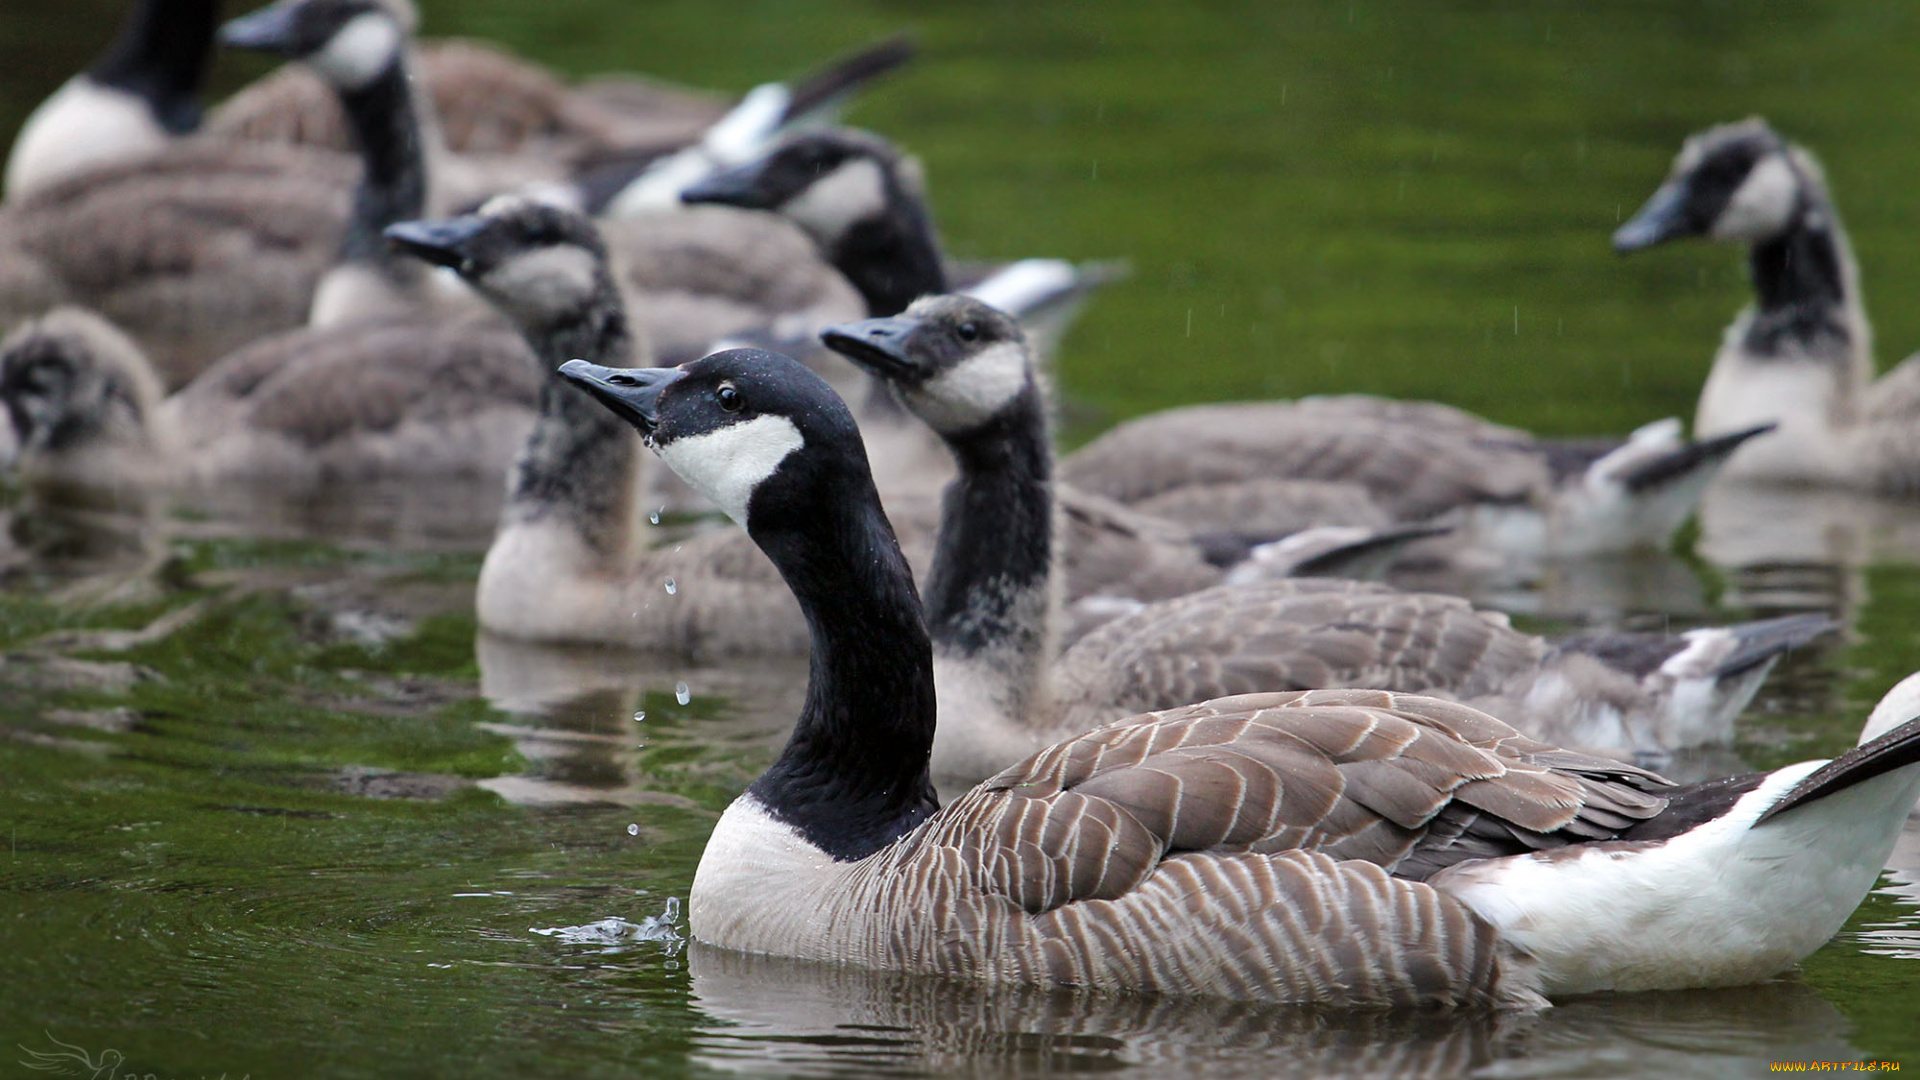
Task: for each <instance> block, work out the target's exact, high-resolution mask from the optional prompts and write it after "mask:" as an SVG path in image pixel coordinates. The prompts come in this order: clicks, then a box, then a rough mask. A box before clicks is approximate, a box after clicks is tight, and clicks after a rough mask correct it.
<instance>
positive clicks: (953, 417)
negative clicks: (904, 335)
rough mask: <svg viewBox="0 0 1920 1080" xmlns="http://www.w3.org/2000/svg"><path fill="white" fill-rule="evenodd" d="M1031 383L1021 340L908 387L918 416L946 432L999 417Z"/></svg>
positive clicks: (910, 402)
mask: <svg viewBox="0 0 1920 1080" xmlns="http://www.w3.org/2000/svg"><path fill="white" fill-rule="evenodd" d="M1026 386H1027V352H1026V350H1025V349H1023V348H1021V347H1020V345H1019V344H1018V343H1017V342H1012V341H1003V342H1000V343H999V344H997V345H991V346H988V347H987V348H985V349H982V350H980V351H979V352H978V353H975V354H974V355H972V356H970V357H968V358H967V359H965V360H963V361H961V362H960V363H959V364H957V365H955V366H954V367H953V368H951V369H949V370H947V371H943V372H941V373H940V374H938V375H936V376H934V377H933V378H931V379H928V380H927V381H926V382H924V383H921V384H920V385H919V386H917V387H914V388H913V389H911V390H907V391H905V392H904V393H903V394H902V395H901V397H902V398H903V399H904V400H905V401H906V403H907V407H908V408H910V409H912V410H913V413H914V415H915V416H918V417H919V418H920V419H922V420H924V421H926V423H927V426H929V427H931V428H933V429H934V430H935V431H938V432H941V433H943V434H950V433H957V432H962V431H970V430H972V429H973V428H977V427H979V426H980V425H981V424H984V423H986V422H987V421H989V420H991V419H993V418H994V416H996V415H997V414H998V413H999V412H1000V410H1002V409H1004V408H1006V407H1007V405H1008V403H1009V402H1011V401H1013V399H1015V398H1017V397H1019V396H1020V392H1021V391H1022V390H1024V389H1026Z"/></svg>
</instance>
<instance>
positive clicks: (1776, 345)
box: [1613, 117, 1920, 492]
mask: <svg viewBox="0 0 1920 1080" xmlns="http://www.w3.org/2000/svg"><path fill="white" fill-rule="evenodd" d="M1693 236H1698V237H1707V238H1711V239H1714V240H1723V241H1730V242H1734V243H1744V244H1746V245H1747V267H1748V270H1749V272H1750V273H1751V275H1752V277H1753V287H1754V297H1755V298H1754V303H1753V305H1752V306H1751V307H1748V308H1747V309H1746V310H1744V311H1742V312H1741V313H1740V314H1739V315H1738V316H1737V317H1735V319H1734V321H1733V324H1732V325H1731V326H1729V327H1728V328H1727V332H1726V336H1725V338H1724V339H1723V340H1722V341H1721V343H1720V351H1719V352H1718V353H1717V354H1716V355H1715V356H1714V360H1713V370H1712V372H1711V373H1710V374H1709V375H1708V376H1707V384H1706V386H1705V387H1704V388H1702V389H1701V391H1700V403H1699V405H1698V407H1697V409H1696V411H1695V413H1694V421H1693V426H1694V430H1695V431H1696V432H1698V433H1700V434H1701V435H1703V436H1708V435H1717V434H1720V433H1722V432H1727V431H1732V430H1735V429H1738V428H1740V427H1744V426H1746V425H1750V424H1753V423H1756V422H1758V421H1759V420H1762V419H1767V420H1775V421H1777V422H1778V423H1779V425H1780V430H1779V432H1778V433H1777V434H1775V435H1773V436H1772V437H1771V438H1767V439H1762V440H1759V441H1758V442H1755V443H1754V444H1753V445H1752V446H1750V447H1747V448H1745V449H1743V450H1741V451H1740V452H1739V453H1738V454H1736V455H1735V456H1734V458H1733V460H1732V462H1731V463H1730V464H1729V465H1728V475H1730V476H1737V477H1749V478H1753V479H1760V480H1785V481H1797V482H1803V483H1837V484H1846V485H1850V486H1856V487H1864V488H1872V489H1877V490H1881V491H1894V492H1913V491H1916V490H1920V436H1916V434H1915V432H1916V430H1920V428H1916V420H1920V362H1916V361H1914V360H1908V361H1907V362H1905V363H1903V364H1901V365H1900V366H1899V367H1896V368H1894V369H1893V370H1892V371H1889V372H1887V373H1886V374H1885V375H1883V376H1881V377H1880V379H1879V380H1878V381H1874V379H1873V342H1872V331H1871V329H1870V328H1869V327H1868V325H1867V314H1866V309H1865V307H1864V305H1863V304H1862V302H1861V297H1860V272H1859V269H1858V267H1856V266H1855V264H1854V261H1853V251H1852V248H1851V247H1850V245H1849V244H1848V243H1847V234H1846V230H1845V229H1844V228H1842V226H1841V224H1840V215H1839V212H1838V211H1837V210H1836V209H1835V207H1834V204H1833V197H1832V195H1831V194H1830V193H1829V192H1828V190H1827V182H1826V177H1825V176H1824V175H1823V173H1822V172H1821V169H1820V165H1819V163H1818V162H1816V161H1815V160H1814V158H1813V155H1812V154H1810V153H1808V152H1807V151H1806V150H1805V149H1803V148H1801V147H1799V146H1795V145H1793V144H1791V143H1789V142H1787V141H1786V140H1785V139H1783V138H1781V137H1780V136H1779V135H1778V134H1777V133H1775V132H1774V130H1773V129H1772V128H1770V127H1768V126H1767V124H1766V121H1764V120H1761V119H1759V118H1757V117H1756V118H1754V119H1750V120H1745V121H1742V122H1740V123H1737V124H1723V125H1720V126H1718V127H1713V128H1708V129H1707V130H1705V131H1702V132H1700V133H1698V134H1696V135H1694V136H1692V137H1691V138H1689V139H1687V141H1686V144H1685V145H1684V146H1683V147H1681V150H1680V154H1679V157H1677V158H1676V159H1675V160H1674V164H1673V170H1672V172H1670V173H1669V174H1668V176H1667V179H1666V182H1665V183H1663V184H1661V185H1660V189H1659V190H1658V191H1656V192H1654V193H1653V196H1652V197H1651V198H1649V199H1648V200H1647V204H1646V205H1645V206H1643V207H1641V208H1640V210H1639V212H1638V213H1636V214H1635V215H1634V216H1633V218H1632V219H1631V220H1629V221H1628V222H1627V223H1626V224H1624V225H1622V226H1620V228H1619V229H1618V230H1617V231H1616V232H1615V233H1614V234H1613V246H1614V247H1615V248H1616V249H1617V250H1619V251H1622V252H1630V251H1639V250H1641V249H1643V248H1648V247H1652V246H1653V245H1655V244H1660V243H1665V242H1666V241H1669V240H1676V239H1680V238H1683V237H1693Z"/></svg>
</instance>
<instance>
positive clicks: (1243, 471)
mask: <svg viewBox="0 0 1920 1080" xmlns="http://www.w3.org/2000/svg"><path fill="white" fill-rule="evenodd" d="M682 197H683V198H684V199H686V200H687V201H689V202H722V203H727V204H729V205H734V206H742V207H750V208H756V209H763V210H771V211H774V212H777V213H779V214H781V215H783V216H785V217H787V218H789V219H791V220H792V221H794V222H796V223H797V224H799V225H800V226H801V227H802V228H804V229H805V230H806V231H807V232H808V233H809V234H810V235H811V236H812V237H813V238H814V240H815V242H816V243H818V244H819V245H820V247H821V249H822V251H823V252H824V253H825V254H826V255H827V257H828V259H829V260H830V261H831V262H832V263H833V264H834V265H835V266H837V267H839V268H840V270H841V271H842V272H843V273H845V274H846V275H847V276H848V278H849V279H851V280H852V281H853V283H854V284H855V286H856V287H858V288H859V289H860V292H861V295H862V296H863V297H865V298H866V300H867V309H868V313H869V314H870V315H876V316H879V315H891V314H894V313H896V312H899V311H902V310H904V309H905V308H906V306H907V304H909V303H911V302H912V301H913V300H914V299H915V298H916V297H919V296H924V295H929V294H934V293H944V292H947V291H949V285H950V282H949V278H948V274H947V270H946V268H945V266H944V264H943V263H942V261H941V258H940V251H939V244H938V240H937V238H936V237H935V234H934V230H933V225H932V218H931V214H930V213H929V211H928V209H927V205H926V200H925V198H924V196H923V194H922V192H921V191H920V188H919V184H918V181H917V178H915V177H914V175H913V174H912V171H911V170H910V169H907V168H906V167H905V165H904V161H903V158H902V157H901V155H900V153H899V151H898V150H896V149H895V148H894V147H892V146H891V145H889V144H888V143H886V142H885V141H884V140H881V139H879V138H878V137H876V136H872V135H868V134H865V133H861V132H852V131H845V130H836V131H822V132H807V133H803V134H800V135H797V136H795V137H793V138H791V139H789V140H787V141H785V142H784V143H782V144H781V145H780V147H779V148H778V149H776V150H775V151H774V152H773V153H771V154H769V155H768V156H766V157H765V158H763V159H761V160H760V161H757V162H755V163H753V164H751V165H747V166H743V167H742V168H739V169H736V170H733V171H731V172H727V173H723V174H720V175H718V176H715V177H713V178H712V179H710V180H708V181H706V182H705V183H702V184H699V185H696V186H695V187H693V188H691V189H689V190H688V191H687V192H686V193H685V194H684V195H683V196H682ZM1080 291H1081V292H1084V288H1083V289H1081V290H1080ZM1063 295H1065V296H1067V297H1069V298H1071V297H1072V296H1073V295H1074V294H1073V293H1072V292H1071V291H1069V292H1067V293H1065V294H1063ZM987 298H988V299H990V300H992V299H994V297H991V296H989V297H987ZM1063 306H1066V307H1070V306H1071V302H1070V300H1069V302H1068V303H1066V304H1065V305H1063ZM1409 420H1413V421H1418V422H1417V423H1408V422H1406V421H1409ZM1763 430H1764V427H1761V426H1756V427H1755V429H1754V430H1752V431H1748V432H1746V433H1744V434H1739V435H1729V436H1728V437H1727V438H1725V439H1722V440H1718V441H1714V442H1710V443H1700V444H1689V443H1687V442H1686V441H1685V440H1683V439H1681V438H1680V435H1679V430H1678V427H1677V426H1676V425H1672V424H1662V425H1658V426H1650V427H1648V428H1643V429H1642V430H1641V431H1639V432H1636V433H1635V436H1634V438H1632V439H1630V440H1629V441H1628V443H1627V444H1626V445H1625V446H1622V447H1619V448H1618V449H1617V450H1613V451H1612V452H1611V453H1609V452H1607V450H1612V448H1606V449H1604V450H1596V451H1591V452H1585V453H1581V452H1577V451H1574V452H1569V451H1568V450H1567V449H1565V448H1555V447H1549V446H1546V445H1539V444H1536V443H1535V442H1534V440H1533V439H1532V437H1531V436H1528V435H1526V434H1525V433H1523V432H1519V431H1516V430H1514V429H1511V428H1501V427H1498V426H1496V425H1492V424H1489V423H1487V422H1486V421H1484V420H1482V419H1480V418H1479V417H1475V416H1470V415H1469V414H1466V413H1464V412H1462V411H1460V410H1458V409H1454V408H1452V407H1450V406H1445V405H1438V404H1431V403H1419V402H1382V401H1378V400H1377V399H1368V398H1364V397H1360V396H1347V397H1338V398H1320V399H1308V400H1305V401H1300V402H1275V403H1247V404H1233V405H1211V406H1195V407H1192V408H1189V409H1170V410H1166V411H1163V412H1159V413H1155V414H1152V415H1151V416H1147V417H1142V418H1139V419H1136V420H1132V421H1129V422H1127V423H1125V424H1122V425H1120V426H1119V427H1117V428H1115V429H1114V430H1113V431H1111V432H1108V433H1107V434H1106V435H1103V436H1102V437H1101V438H1099V439H1096V440H1094V441H1093V442H1092V443H1089V444H1088V445H1087V446H1085V447H1083V448H1081V449H1080V450H1079V451H1078V452H1076V453H1075V454H1073V455H1072V456H1070V457H1069V458H1068V459H1067V460H1066V461H1065V462H1063V470H1062V478H1063V479H1065V480H1067V481H1069V482H1070V483H1072V484H1073V485H1074V486H1075V487H1077V488H1079V489H1081V490H1084V491H1087V492H1090V493H1093V494H1098V495H1104V496H1107V497H1109V498H1113V499H1117V500H1118V501H1120V502H1123V503H1128V504H1135V503H1139V502H1141V501H1143V500H1147V499H1152V498H1155V497H1165V498H1168V500H1169V502H1175V501H1177V502H1179V503H1180V504H1181V508H1182V509H1183V510H1184V511H1185V513H1186V515H1187V516H1184V517H1182V518H1180V519H1179V520H1181V521H1183V522H1184V523H1186V524H1188V525H1190V526H1192V527H1194V528H1195V529H1196V530H1199V531H1204V532H1231V531H1234V530H1235V529H1236V528H1238V527H1239V525H1240V523H1241V522H1243V521H1244V520H1245V518H1244V517H1243V516H1240V515H1237V514H1229V513H1227V512H1225V509H1226V508H1227V507H1239V506H1244V505H1245V504H1246V503H1247V502H1249V501H1252V500H1253V498H1254V497H1257V499H1258V500H1259V501H1273V500H1282V507H1283V508H1282V509H1281V510H1279V511H1278V513H1279V514H1280V515H1282V516H1287V517H1292V516H1296V514H1297V511H1295V510H1293V509H1292V508H1291V507H1290V506H1287V505H1286V503H1285V502H1284V500H1286V499H1287V498H1288V497H1289V496H1290V495H1291V494H1292V493H1291V492H1290V491H1288V490H1287V489H1285V488H1280V487H1276V486H1274V485H1273V483H1272V481H1273V479H1274V478H1287V479H1292V480H1308V481H1338V482H1341V483H1345V484H1351V485H1356V486H1358V487H1361V488H1364V489H1365V491H1366V493H1367V494H1368V495H1369V496H1370V498H1371V500H1372V501H1375V502H1377V503H1379V504H1380V505H1381V506H1383V507H1385V508H1386V510H1387V512H1388V513H1389V514H1390V515H1391V516H1393V517H1394V518H1396V519H1399V520H1423V519H1427V518H1432V517H1434V516H1436V515H1438V514H1441V513H1444V512H1447V511H1459V512H1461V513H1464V514H1466V515H1467V520H1465V521H1463V522H1462V525H1463V526H1464V528H1463V529H1462V532H1463V534H1466V537H1467V538H1468V539H1472V540H1474V541H1477V542H1480V543H1483V544H1486V545H1489V546H1493V547H1495V548H1499V549H1504V550H1514V551H1518V552H1525V553H1540V552H1550V553H1554V554H1586V553H1592V552H1598V551H1615V550H1623V549H1627V548H1632V547H1637V546H1642V545H1649V546H1659V545H1662V544H1665V543H1666V542H1667V541H1669V540H1670V539H1671V538H1672V536H1673V533H1674V532H1675V531H1676V530H1678V529H1679V527H1680V525H1681V524H1683V523H1684V522H1685V521H1686V518H1687V517H1688V516H1689V515H1690V514H1691V512H1692V510H1693V506H1694V504H1695V503H1696V502H1697V501H1698V499H1699V496H1700V492H1701V490H1702V489H1703V488H1704V487H1705V485H1706V483H1707V481H1708V480H1709V479H1711V477H1712V475H1713V473H1714V472H1715V470H1716V469H1717V467H1718V465H1719V463H1720V462H1721V461H1723V460H1725V457H1726V455H1727V454H1729V453H1731V452H1732V451H1733V449H1734V448H1735V447H1736V446H1738V445H1739V444H1740V442H1742V441H1744V440H1745V439H1746V438H1750V437H1752V436H1753V435H1757V434H1760V433H1761V432H1762V431H1763ZM1249 484H1251V485H1253V487H1254V489H1255V491H1254V493H1253V495H1252V496H1250V494H1249V492H1248V490H1247V485H1249ZM1183 489H1188V490H1186V491H1184V492H1183ZM1210 509H1219V510H1221V511H1222V512H1221V513H1219V514H1218V515H1217V516H1199V515H1201V514H1203V513H1205V512H1206V511H1208V510H1210ZM1155 512H1160V513H1165V512H1167V508H1166V507H1161V508H1157V509H1156V511H1155ZM1337 524H1346V525H1362V524H1365V522H1363V521H1343V522H1338V523H1337Z"/></svg>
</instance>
